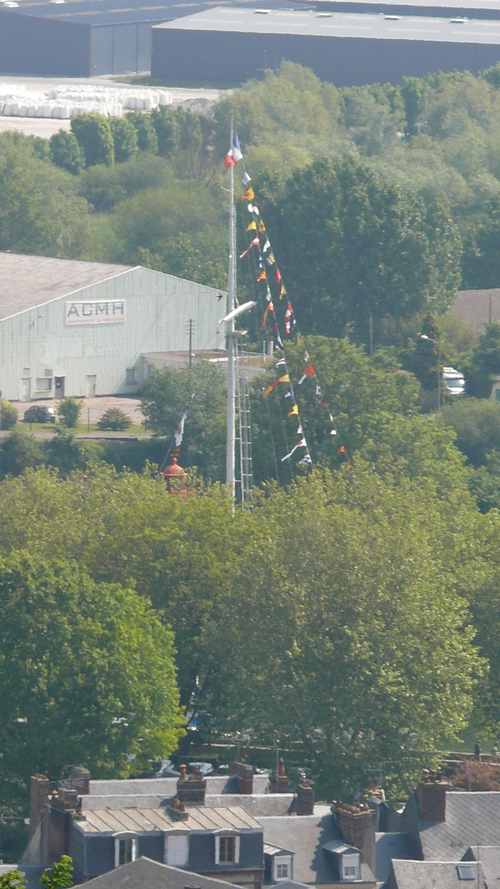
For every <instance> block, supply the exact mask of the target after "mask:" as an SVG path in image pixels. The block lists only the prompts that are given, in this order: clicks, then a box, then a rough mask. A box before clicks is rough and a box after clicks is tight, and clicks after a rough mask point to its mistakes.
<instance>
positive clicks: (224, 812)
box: [74, 806, 261, 834]
mask: <svg viewBox="0 0 500 889" xmlns="http://www.w3.org/2000/svg"><path fill="white" fill-rule="evenodd" d="M187 813H188V817H187V818H186V820H185V821H181V820H178V819H177V818H175V817H170V816H169V813H168V810H167V809H149V808H133V809H100V810H95V811H88V812H85V819H84V820H75V821H74V825H75V827H77V828H79V829H80V830H81V831H83V833H86V834H90V833H107V834H109V833H118V832H119V831H124V830H129V831H133V832H134V833H151V832H153V831H165V830H170V829H172V828H174V827H175V828H182V830H188V831H191V830H250V829H254V830H255V829H257V830H260V829H261V826H260V824H259V822H258V821H256V820H255V818H252V816H251V815H249V814H248V812H245V810H244V809H243V808H242V807H241V806H230V807H229V806H227V807H224V808H218V809H210V808H208V809H207V808H201V807H198V806H192V807H189V808H188V809H187Z"/></svg>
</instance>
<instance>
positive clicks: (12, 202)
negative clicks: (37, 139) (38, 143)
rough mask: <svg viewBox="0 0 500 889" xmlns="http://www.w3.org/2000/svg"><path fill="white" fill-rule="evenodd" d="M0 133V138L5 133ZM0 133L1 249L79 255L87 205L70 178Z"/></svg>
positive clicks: (83, 244) (85, 236)
mask: <svg viewBox="0 0 500 889" xmlns="http://www.w3.org/2000/svg"><path fill="white" fill-rule="evenodd" d="M9 135H10V134H9V133H4V134H2V137H5V136H9ZM2 137H0V190H1V193H2V195H3V200H2V202H1V206H0V249H1V250H12V251H16V252H19V253H37V254H41V255H44V254H46V255H50V256H71V257H79V256H81V254H82V252H83V251H84V250H85V247H86V245H87V242H88V236H89V230H88V205H87V203H86V201H84V200H82V198H79V197H77V196H76V184H75V179H74V177H73V176H70V174H69V173H66V172H65V171H63V170H60V169H58V168H56V167H54V166H53V165H52V164H50V163H47V162H45V161H42V160H40V159H39V158H38V157H37V156H36V155H35V153H34V151H33V148H32V147H31V146H29V145H26V144H25V143H21V144H17V143H16V142H15V140H10V139H7V138H2Z"/></svg>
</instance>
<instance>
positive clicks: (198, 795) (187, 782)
mask: <svg viewBox="0 0 500 889" xmlns="http://www.w3.org/2000/svg"><path fill="white" fill-rule="evenodd" d="M179 771H180V773H181V775H180V778H179V779H178V780H177V798H178V799H179V801H180V802H181V803H183V804H184V805H185V806H204V805H205V791H206V789H207V782H206V779H205V778H204V777H203V775H202V774H201V771H200V769H199V768H198V767H195V768H194V770H193V772H192V774H191V775H186V766H185V765H181V766H180V767H179Z"/></svg>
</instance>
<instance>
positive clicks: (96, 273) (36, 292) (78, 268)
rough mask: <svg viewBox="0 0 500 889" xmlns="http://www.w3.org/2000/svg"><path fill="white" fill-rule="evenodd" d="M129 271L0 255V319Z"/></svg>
mask: <svg viewBox="0 0 500 889" xmlns="http://www.w3.org/2000/svg"><path fill="white" fill-rule="evenodd" d="M132 268H133V266H129V265H112V264H111V263H105V262H81V261H80V260H76V259H55V258H54V257H52V256H29V255H22V254H19V253H1V252H0V320H2V318H8V317H10V316H11V315H17V314H18V313H19V312H24V311H26V309H33V308H35V306H41V305H43V304H44V303H47V302H50V301H51V300H53V299H58V298H59V297H61V296H66V295H67V294H70V293H74V292H75V291H77V290H81V289H82V288H83V287H89V286H90V285H91V284H98V283H99V282H101V281H105V280H107V279H108V278H113V277H114V276H115V275H121V274H123V272H128V271H130V270H131V269H132Z"/></svg>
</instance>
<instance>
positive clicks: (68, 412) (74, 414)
mask: <svg viewBox="0 0 500 889" xmlns="http://www.w3.org/2000/svg"><path fill="white" fill-rule="evenodd" d="M82 407H83V404H82V402H81V401H77V400H76V398H63V400H62V401H60V402H59V407H58V408H57V413H58V415H59V420H60V421H61V423H62V424H63V426H66V427H67V428H68V429H74V428H75V426H76V424H77V423H78V418H79V416H80V414H81V412H82Z"/></svg>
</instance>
